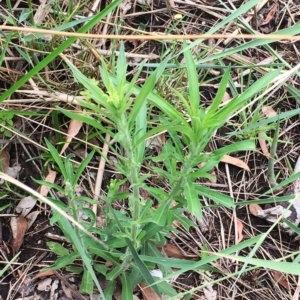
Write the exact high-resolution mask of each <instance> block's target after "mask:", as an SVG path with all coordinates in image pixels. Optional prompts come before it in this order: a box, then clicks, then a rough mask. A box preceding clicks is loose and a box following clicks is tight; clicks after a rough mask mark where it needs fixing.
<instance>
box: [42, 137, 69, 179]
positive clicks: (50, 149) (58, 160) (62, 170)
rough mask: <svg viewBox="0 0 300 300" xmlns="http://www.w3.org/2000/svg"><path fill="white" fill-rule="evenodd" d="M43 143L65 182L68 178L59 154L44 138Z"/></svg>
mask: <svg viewBox="0 0 300 300" xmlns="http://www.w3.org/2000/svg"><path fill="white" fill-rule="evenodd" d="M45 142H46V145H47V148H48V150H49V151H50V153H51V155H52V158H53V159H54V161H55V162H56V164H57V165H58V167H59V170H60V172H61V173H62V175H63V177H64V179H65V180H66V179H67V178H68V176H67V172H66V169H65V166H64V163H63V161H62V159H61V157H60V156H59V153H58V152H57V150H56V149H55V147H54V146H53V145H52V144H51V143H50V142H49V141H48V140H47V139H46V138H45Z"/></svg>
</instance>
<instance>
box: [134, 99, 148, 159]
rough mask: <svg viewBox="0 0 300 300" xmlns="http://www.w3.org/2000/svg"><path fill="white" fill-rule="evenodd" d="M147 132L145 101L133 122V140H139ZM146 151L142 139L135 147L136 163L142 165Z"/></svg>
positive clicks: (144, 141) (144, 142)
mask: <svg viewBox="0 0 300 300" xmlns="http://www.w3.org/2000/svg"><path fill="white" fill-rule="evenodd" d="M146 130H147V105H146V101H144V103H143V104H142V105H141V107H140V110H139V111H138V113H137V114H136V120H135V139H138V140H141V138H142V137H143V136H145V134H146ZM145 150H146V140H145V139H143V140H141V142H140V143H139V144H138V145H137V146H136V148H135V153H136V162H137V163H139V164H142V162H143V160H144V154H145Z"/></svg>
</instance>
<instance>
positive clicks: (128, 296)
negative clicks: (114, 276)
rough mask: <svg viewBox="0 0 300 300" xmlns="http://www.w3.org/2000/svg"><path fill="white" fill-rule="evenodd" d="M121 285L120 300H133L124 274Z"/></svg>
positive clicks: (127, 279)
mask: <svg viewBox="0 0 300 300" xmlns="http://www.w3.org/2000/svg"><path fill="white" fill-rule="evenodd" d="M121 283H122V294H121V299H126V300H127V299H128V300H133V291H132V287H131V284H130V280H129V278H128V276H127V275H126V274H124V273H123V274H122V277H121Z"/></svg>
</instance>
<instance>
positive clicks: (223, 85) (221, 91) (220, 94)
mask: <svg viewBox="0 0 300 300" xmlns="http://www.w3.org/2000/svg"><path fill="white" fill-rule="evenodd" d="M230 71H231V69H230V68H229V67H228V68H227V69H226V71H225V73H224V74H223V76H222V79H221V82H220V84H219V88H218V91H217V94H216V96H215V99H214V100H213V102H212V104H211V106H210V107H209V109H208V111H207V113H206V114H205V117H204V120H203V124H204V125H203V126H205V125H206V120H207V119H211V118H212V117H214V114H215V112H216V111H217V110H218V109H219V106H220V104H221V103H222V100H223V98H224V95H225V92H226V89H227V84H228V81H229V77H230Z"/></svg>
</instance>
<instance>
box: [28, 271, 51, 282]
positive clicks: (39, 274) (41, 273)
mask: <svg viewBox="0 0 300 300" xmlns="http://www.w3.org/2000/svg"><path fill="white" fill-rule="evenodd" d="M54 274H55V271H53V270H45V271H41V272H39V273H37V274H36V275H34V276H33V278H32V280H36V279H38V278H42V277H48V276H52V275H54Z"/></svg>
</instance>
